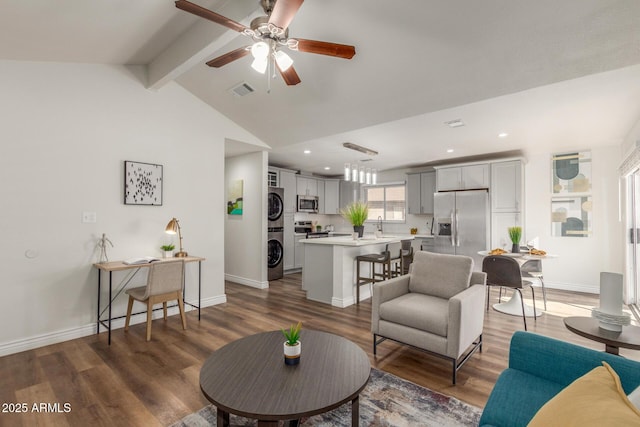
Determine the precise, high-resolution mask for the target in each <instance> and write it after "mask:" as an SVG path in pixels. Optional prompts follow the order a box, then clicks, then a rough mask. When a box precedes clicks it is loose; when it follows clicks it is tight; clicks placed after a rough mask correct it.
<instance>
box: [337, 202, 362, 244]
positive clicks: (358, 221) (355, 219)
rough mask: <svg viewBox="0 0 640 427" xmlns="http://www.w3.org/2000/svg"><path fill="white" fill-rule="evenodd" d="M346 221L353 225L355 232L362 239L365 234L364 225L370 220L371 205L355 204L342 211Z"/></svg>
mask: <svg viewBox="0 0 640 427" xmlns="http://www.w3.org/2000/svg"><path fill="white" fill-rule="evenodd" d="M340 214H341V215H342V217H343V218H344V219H346V220H347V221H349V222H350V223H351V225H353V231H355V232H357V233H358V237H362V234H363V233H364V223H365V221H366V220H367V218H369V205H367V204H366V203H364V202H353V203H350V204H349V205H347V206H346V207H345V208H344V209H342V210H341V211H340Z"/></svg>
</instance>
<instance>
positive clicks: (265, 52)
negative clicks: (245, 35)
mask: <svg viewBox="0 0 640 427" xmlns="http://www.w3.org/2000/svg"><path fill="white" fill-rule="evenodd" d="M270 50H271V49H270V48H269V45H268V44H266V43H265V42H262V41H260V42H256V43H254V44H253V46H251V55H253V57H254V58H255V59H266V58H267V57H268V56H269V51H270Z"/></svg>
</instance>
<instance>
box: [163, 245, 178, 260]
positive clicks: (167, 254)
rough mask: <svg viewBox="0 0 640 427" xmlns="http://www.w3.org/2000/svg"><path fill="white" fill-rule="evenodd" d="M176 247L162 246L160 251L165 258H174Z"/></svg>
mask: <svg viewBox="0 0 640 427" xmlns="http://www.w3.org/2000/svg"><path fill="white" fill-rule="evenodd" d="M175 248H176V247H175V245H162V246H160V249H162V251H163V252H164V257H165V258H171V257H172V256H173V250H174V249H175Z"/></svg>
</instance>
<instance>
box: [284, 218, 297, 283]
mask: <svg viewBox="0 0 640 427" xmlns="http://www.w3.org/2000/svg"><path fill="white" fill-rule="evenodd" d="M294 228H295V227H294V217H293V213H285V214H284V233H283V240H284V241H283V243H282V245H283V247H284V259H283V269H284V270H285V271H286V270H291V269H293V268H295V267H294V266H295V250H296V242H295V232H294Z"/></svg>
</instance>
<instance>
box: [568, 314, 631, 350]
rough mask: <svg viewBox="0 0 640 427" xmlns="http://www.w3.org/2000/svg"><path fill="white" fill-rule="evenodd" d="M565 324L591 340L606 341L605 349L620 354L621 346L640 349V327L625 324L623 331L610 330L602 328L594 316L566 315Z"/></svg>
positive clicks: (574, 331)
mask: <svg viewBox="0 0 640 427" xmlns="http://www.w3.org/2000/svg"><path fill="white" fill-rule="evenodd" d="M564 325H565V326H566V327H567V329H568V330H570V331H571V332H573V333H576V334H578V335H580V336H582V337H585V338H589V339H590V340H594V341H598V342H601V343H604V345H605V351H606V352H607V353H611V354H619V352H620V347H622V348H631V349H633V350H640V328H639V327H637V326H623V327H622V332H615V331H608V330H606V329H602V328H600V326H599V325H600V322H599V320H598V319H596V318H593V317H582V316H575V317H565V319H564Z"/></svg>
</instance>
